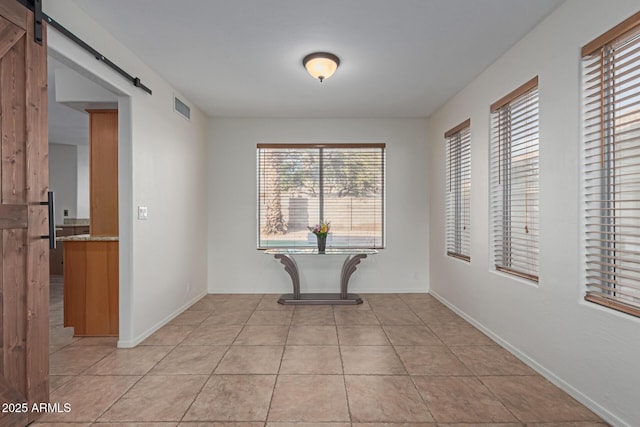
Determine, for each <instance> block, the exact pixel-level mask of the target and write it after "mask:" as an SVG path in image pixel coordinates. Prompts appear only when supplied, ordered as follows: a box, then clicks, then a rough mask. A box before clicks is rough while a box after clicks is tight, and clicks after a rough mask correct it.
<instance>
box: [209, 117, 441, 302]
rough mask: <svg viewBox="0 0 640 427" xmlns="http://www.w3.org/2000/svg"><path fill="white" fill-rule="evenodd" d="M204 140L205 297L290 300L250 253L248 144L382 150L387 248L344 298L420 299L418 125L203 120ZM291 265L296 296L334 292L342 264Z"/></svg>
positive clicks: (277, 272) (267, 259) (424, 248)
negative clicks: (412, 295)
mask: <svg viewBox="0 0 640 427" xmlns="http://www.w3.org/2000/svg"><path fill="white" fill-rule="evenodd" d="M209 134H210V142H209V178H208V179H209V210H208V215H209V263H208V265H209V292H212V293H216V292H239V293H245V292H261V293H280V292H291V281H290V279H289V276H288V275H287V273H286V272H285V271H284V269H283V267H282V265H280V264H279V263H278V262H277V261H276V260H274V259H273V257H272V256H269V255H265V254H264V253H262V252H261V251H257V250H256V230H257V214H256V207H257V201H256V197H257V196H256V194H257V193H256V144H257V143H275V142H280V143H287V142H296V143H321V142H322V143H333V142H341V143H349V142H384V143H386V144H387V149H386V151H387V177H386V183H387V188H386V203H387V211H386V212H387V221H386V244H387V248H386V249H384V250H382V251H381V253H380V254H377V255H374V256H371V257H369V258H368V259H366V260H364V261H363V262H362V264H361V265H360V266H359V267H358V271H357V272H356V273H355V274H354V275H353V276H352V279H351V282H350V288H349V290H350V291H354V292H426V291H427V289H428V271H429V261H428V259H429V248H428V243H427V242H428V239H427V237H428V232H427V227H428V216H429V214H428V208H427V191H426V187H427V186H426V183H427V170H426V161H427V160H426V159H427V153H426V146H425V143H424V141H425V139H426V127H425V120H424V119H388V120H385V119H382V120H380V119H371V120H367V119H211V120H210V125H209ZM329 219H330V218H329ZM297 261H298V264H299V266H300V274H301V282H302V283H301V287H302V289H303V291H307V292H309V291H311V292H337V291H338V290H339V277H340V267H341V265H342V261H343V259H342V258H339V257H326V258H323V259H322V260H320V259H318V258H316V257H309V258H308V259H303V258H300V257H299V258H298V260H297Z"/></svg>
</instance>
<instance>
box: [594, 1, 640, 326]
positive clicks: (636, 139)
mask: <svg viewBox="0 0 640 427" xmlns="http://www.w3.org/2000/svg"><path fill="white" fill-rule="evenodd" d="M582 56H583V71H584V75H583V93H584V102H585V105H584V144H585V146H584V161H585V163H584V201H585V208H586V212H585V219H586V220H585V231H586V236H585V238H586V262H587V265H586V288H587V289H586V296H585V299H586V300H588V301H592V302H595V303H598V304H602V305H605V306H608V307H611V308H614V309H616V310H620V311H623V312H626V313H629V314H632V315H635V316H640V13H637V14H636V15H634V16H633V17H631V18H630V19H628V20H626V21H624V22H623V23H622V24H620V25H619V26H617V27H615V28H613V29H612V30H610V31H609V32H607V33H605V34H603V35H602V36H601V37H598V38H597V39H596V40H594V41H593V42H592V43H589V44H588V45H586V46H585V47H584V48H583V50H582Z"/></svg>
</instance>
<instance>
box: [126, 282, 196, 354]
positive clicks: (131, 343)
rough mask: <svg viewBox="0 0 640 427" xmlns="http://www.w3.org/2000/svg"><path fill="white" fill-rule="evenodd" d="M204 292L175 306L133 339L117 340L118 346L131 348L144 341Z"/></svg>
mask: <svg viewBox="0 0 640 427" xmlns="http://www.w3.org/2000/svg"><path fill="white" fill-rule="evenodd" d="M206 294H207V292H206V291H204V292H201V293H200V294H198V295H197V296H196V297H194V298H193V299H191V300H190V301H188V302H186V303H185V304H183V305H182V306H180V307H179V308H177V309H176V310H175V311H173V313H171V314H169V315H168V316H166V317H165V318H164V319H162V320H160V321H159V322H158V323H156V324H155V325H153V326H152V327H150V328H149V329H147V330H146V331H145V332H143V333H142V334H140V335H138V336H137V337H135V338H134V339H132V340H127V341H123V340H118V348H133V347H135V346H137V345H138V344H140V343H141V342H142V341H144V340H146V339H147V338H149V337H150V336H151V335H152V334H153V333H154V332H155V331H157V330H158V329H160V328H162V327H163V326H164V325H166V324H167V323H169V322H170V321H172V320H173V319H174V318H176V317H177V316H178V315H180V314H182V313H183V312H184V311H185V310H186V309H187V308H189V307H191V306H192V305H193V304H195V303H196V302H198V301H200V299H201V298H202V297H203V296H205V295H206Z"/></svg>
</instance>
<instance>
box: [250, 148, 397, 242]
mask: <svg viewBox="0 0 640 427" xmlns="http://www.w3.org/2000/svg"><path fill="white" fill-rule="evenodd" d="M257 151H258V153H257V154H258V247H259V248H270V247H315V246H316V239H315V236H314V235H313V234H311V233H310V232H309V230H308V228H307V227H308V226H312V225H314V224H317V223H319V222H320V221H330V222H331V232H330V234H329V236H328V238H327V247H339V248H382V247H384V215H385V203H384V200H385V144H323V145H312V144H258V147H257Z"/></svg>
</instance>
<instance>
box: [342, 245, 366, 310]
mask: <svg viewBox="0 0 640 427" xmlns="http://www.w3.org/2000/svg"><path fill="white" fill-rule="evenodd" d="M366 257H367V256H366V255H365V254H357V255H349V256H348V257H347V259H345V260H344V264H342V273H341V274H340V298H341V299H347V288H348V287H349V279H350V278H351V275H352V274H353V273H354V272H355V271H356V268H357V265H358V264H360V260H361V259H364V258H366Z"/></svg>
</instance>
